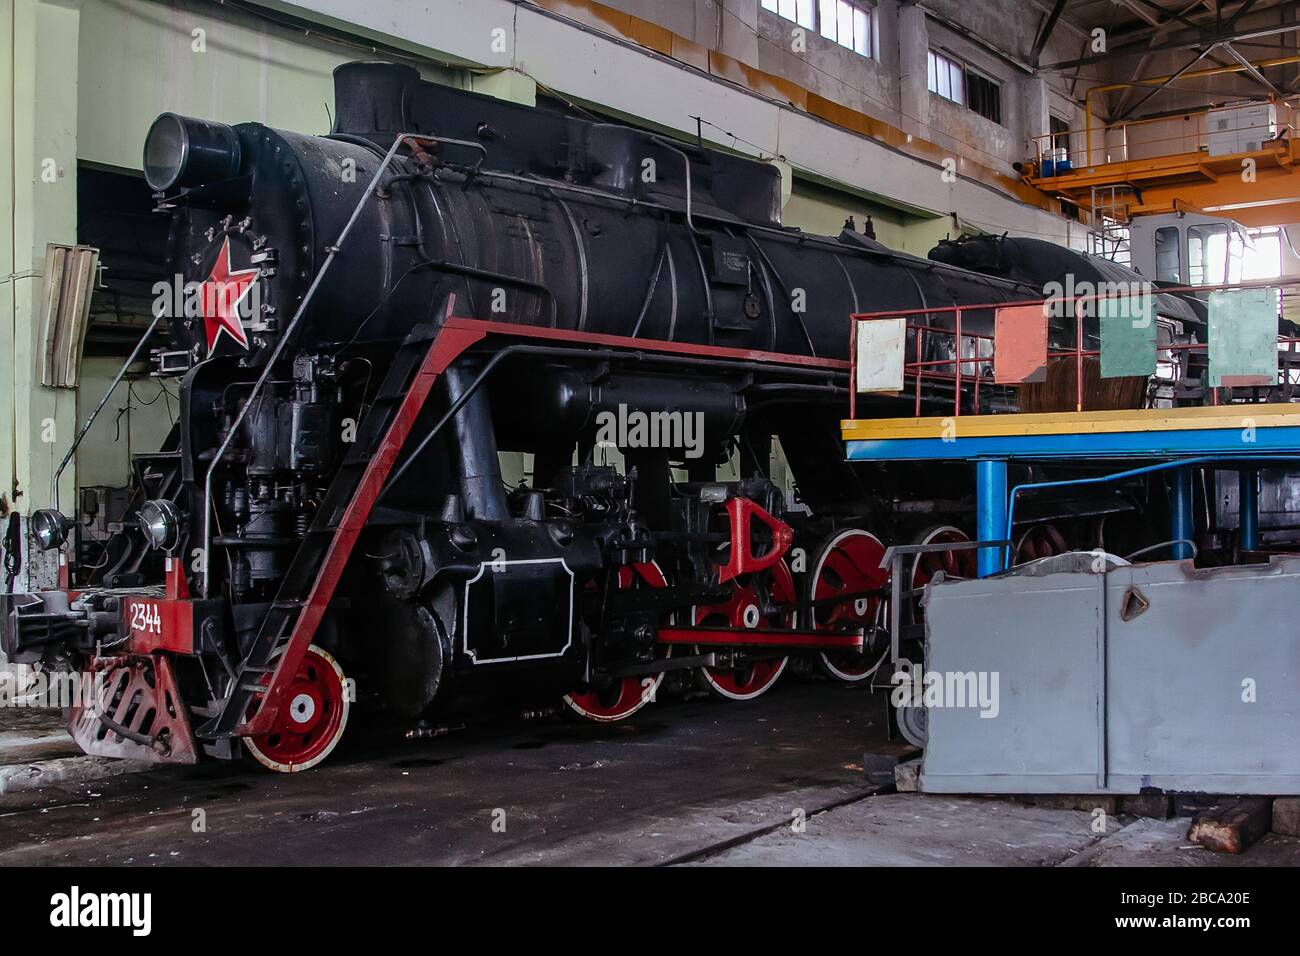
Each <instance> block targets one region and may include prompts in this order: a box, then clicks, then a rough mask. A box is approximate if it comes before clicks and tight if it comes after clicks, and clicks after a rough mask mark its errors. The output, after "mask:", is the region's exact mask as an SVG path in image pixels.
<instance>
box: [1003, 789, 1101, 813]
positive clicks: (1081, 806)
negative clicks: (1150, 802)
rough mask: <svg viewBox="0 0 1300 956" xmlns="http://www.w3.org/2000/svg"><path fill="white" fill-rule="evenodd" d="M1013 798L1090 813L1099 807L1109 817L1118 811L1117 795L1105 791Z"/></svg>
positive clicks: (1052, 807) (1024, 801) (1028, 795)
mask: <svg viewBox="0 0 1300 956" xmlns="http://www.w3.org/2000/svg"><path fill="white" fill-rule="evenodd" d="M1015 799H1016V800H1018V801H1021V802H1022V803H1028V804H1030V805H1031V806H1035V807H1046V808H1048V809H1049V810H1082V811H1083V812H1084V813H1092V812H1093V811H1094V810H1097V809H1099V808H1100V809H1101V811H1102V812H1103V813H1105V814H1106V815H1107V816H1111V817H1113V816H1115V815H1116V814H1117V813H1119V797H1114V796H1111V795H1109V794H1105V793H1091V794H1090V793H1081V794H1073V793H1030V794H1025V795H1024V796H1019V797H1016V798H1015Z"/></svg>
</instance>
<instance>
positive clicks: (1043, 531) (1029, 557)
mask: <svg viewBox="0 0 1300 956" xmlns="http://www.w3.org/2000/svg"><path fill="white" fill-rule="evenodd" d="M1069 550H1070V546H1069V545H1067V544H1066V543H1065V536H1064V535H1062V534H1061V532H1060V531H1058V530H1057V529H1056V525H1054V524H1051V523H1049V522H1043V523H1042V524H1036V525H1031V526H1030V527H1029V528H1027V529H1026V530H1025V532H1024V533H1023V534H1022V535H1021V536H1020V538H1019V540H1017V541H1016V549H1015V556H1016V559H1015V563H1016V564H1026V563H1027V562H1029V561H1037V560H1038V559H1040V558H1050V557H1052V556H1054V555H1058V554H1065V552H1067V551H1069Z"/></svg>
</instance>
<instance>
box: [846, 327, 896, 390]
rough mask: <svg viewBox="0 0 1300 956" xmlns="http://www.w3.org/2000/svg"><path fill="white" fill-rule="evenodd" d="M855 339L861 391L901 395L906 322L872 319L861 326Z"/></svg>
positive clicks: (858, 386) (858, 382)
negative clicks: (897, 393)
mask: <svg viewBox="0 0 1300 956" xmlns="http://www.w3.org/2000/svg"><path fill="white" fill-rule="evenodd" d="M854 338H855V341H856V342H857V349H858V352H857V362H856V368H857V388H858V391H859V392H901V391H902V390H903V349H904V346H905V344H906V341H907V319H905V318H899V319H871V320H870V321H867V322H859V323H858V326H857V331H856V333H855V336H854Z"/></svg>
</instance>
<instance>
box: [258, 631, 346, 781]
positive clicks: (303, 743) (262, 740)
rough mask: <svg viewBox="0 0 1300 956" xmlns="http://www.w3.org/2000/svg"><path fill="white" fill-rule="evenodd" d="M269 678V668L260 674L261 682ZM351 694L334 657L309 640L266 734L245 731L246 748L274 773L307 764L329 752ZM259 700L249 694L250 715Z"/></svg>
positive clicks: (292, 770) (341, 726) (340, 731)
mask: <svg viewBox="0 0 1300 956" xmlns="http://www.w3.org/2000/svg"><path fill="white" fill-rule="evenodd" d="M270 680H271V675H270V674H266V675H264V676H263V677H262V683H264V684H265V683H270ZM350 696H351V695H350V694H349V693H348V688H347V685H346V682H345V680H344V678H343V668H341V667H339V665H338V661H336V660H334V658H333V656H331V655H330V653H329V652H328V651H326V650H324V649H322V648H319V647H317V646H316V645H315V644H312V645H311V646H310V647H308V648H307V653H306V654H304V655H303V658H302V662H301V663H300V664H299V665H298V672H297V673H296V674H294V675H293V678H292V680H291V681H290V684H289V689H288V691H287V692H286V693H285V695H284V698H283V702H282V703H281V705H280V710H279V712H278V713H277V714H276V715H275V724H274V726H273V727H272V729H271V730H269V731H268V732H266V733H264V734H257V735H255V736H251V737H244V738H243V741H244V749H245V750H246V751H247V752H248V754H249V756H251V757H252V758H253V759H254V760H256V761H257V762H258V763H260V764H261V765H262V766H263V767H266V768H267V769H268V770H274V771H276V772H277V773H297V772H298V771H300V770H310V769H311V768H312V767H314V766H316V765H317V764H318V763H320V762H321V761H322V760H324V759H325V758H326V757H328V756H329V755H330V753H332V752H333V750H334V748H335V747H336V746H338V742H339V741H340V740H341V739H342V738H343V731H344V730H345V729H347V725H348V711H349V709H350V707H351V701H350ZM261 700H262V698H261V697H256V698H254V699H253V703H252V705H251V706H250V708H249V716H250V717H251V716H252V715H253V714H254V713H256V708H257V707H258V706H260V703H261Z"/></svg>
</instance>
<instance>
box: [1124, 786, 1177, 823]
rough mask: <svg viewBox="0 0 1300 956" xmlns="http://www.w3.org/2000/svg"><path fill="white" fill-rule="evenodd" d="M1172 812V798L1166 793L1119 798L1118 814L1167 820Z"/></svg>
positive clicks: (1140, 794)
mask: <svg viewBox="0 0 1300 956" xmlns="http://www.w3.org/2000/svg"><path fill="white" fill-rule="evenodd" d="M1173 811H1174V801H1173V798H1172V797H1170V796H1169V794H1167V793H1135V794H1132V795H1130V796H1125V797H1120V801H1119V812H1120V813H1128V814H1132V815H1133V816H1135V817H1146V818H1148V819H1150V820H1168V819H1169V818H1170V817H1171V816H1172V815H1173Z"/></svg>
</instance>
